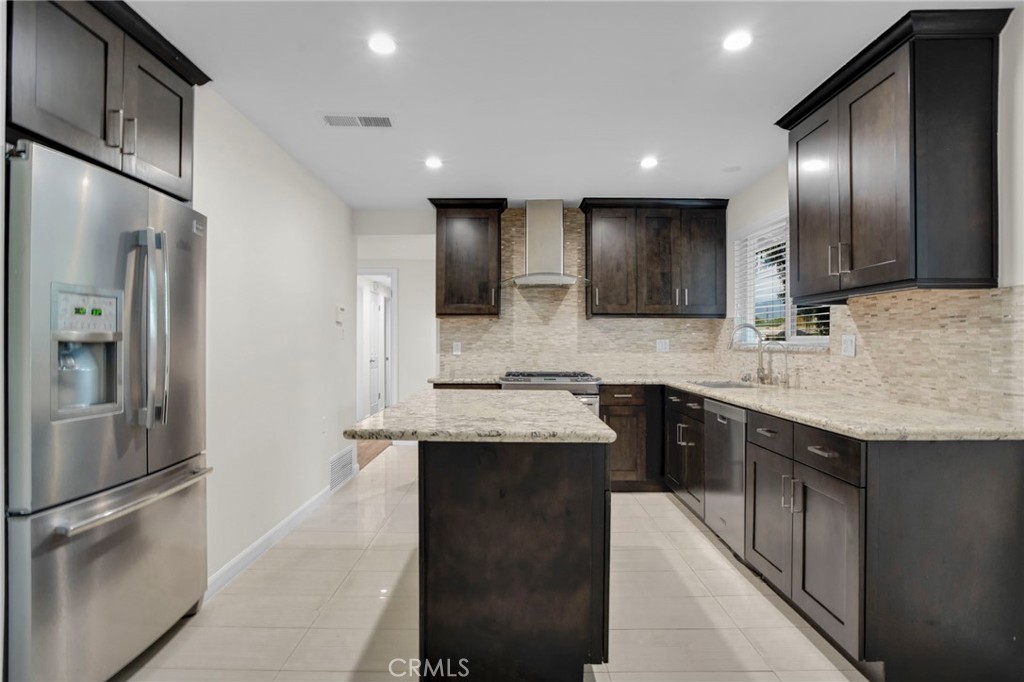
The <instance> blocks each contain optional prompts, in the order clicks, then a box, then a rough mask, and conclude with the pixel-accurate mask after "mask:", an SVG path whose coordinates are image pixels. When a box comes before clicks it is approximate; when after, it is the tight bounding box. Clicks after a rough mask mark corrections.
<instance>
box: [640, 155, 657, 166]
mask: <svg viewBox="0 0 1024 682" xmlns="http://www.w3.org/2000/svg"><path fill="white" fill-rule="evenodd" d="M657 165H658V159H657V157H654V156H645V157H644V158H643V159H641V160H640V167H641V168H654V167H655V166H657Z"/></svg>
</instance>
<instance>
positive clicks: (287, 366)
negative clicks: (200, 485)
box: [194, 85, 356, 575]
mask: <svg viewBox="0 0 1024 682" xmlns="http://www.w3.org/2000/svg"><path fill="white" fill-rule="evenodd" d="M194 176H195V201H194V204H195V208H196V209H197V210H198V211H200V212H202V213H205V214H206V215H207V216H208V218H209V232H208V234H209V244H208V263H207V450H208V453H209V454H208V460H209V464H210V465H211V466H213V467H214V469H215V471H214V474H213V476H211V477H210V483H209V487H208V509H209V521H208V529H209V572H210V574H211V575H212V574H214V573H215V572H216V571H217V570H218V569H220V568H221V567H222V566H224V564H226V563H227V562H228V561H230V560H231V559H233V558H235V557H236V556H237V555H238V554H239V553H241V552H242V551H243V550H245V549H246V548H247V547H248V546H249V545H251V544H252V543H253V542H255V541H256V540H258V539H259V538H260V537H261V536H262V535H264V534H265V533H266V532H267V531H268V530H270V529H271V528H273V527H274V526H275V525H276V524H278V523H279V522H280V521H282V520H283V519H284V518H285V517H287V516H288V515H289V514H290V513H292V512H293V511H295V510H296V509H297V508H299V507H300V506H301V505H302V504H303V503H305V502H306V501H308V500H309V499H311V498H312V497H314V496H315V495H316V494H317V493H319V492H321V491H322V490H323V489H325V488H326V487H327V485H328V481H329V477H328V464H327V462H328V459H329V458H330V456H331V455H332V454H334V453H336V452H338V451H339V450H340V449H342V447H343V446H344V445H345V442H344V441H343V439H342V437H341V430H342V428H343V427H344V426H347V425H348V424H349V423H351V422H352V421H353V418H354V415H355V390H354V380H355V324H354V322H355V315H354V313H355V307H356V306H355V303H356V301H355V285H356V265H355V255H356V249H355V239H354V237H353V234H352V229H351V215H350V211H349V209H348V208H347V207H346V206H345V204H343V203H342V202H341V201H340V200H339V199H338V198H337V197H336V196H335V195H334V194H332V193H331V192H330V191H329V190H328V189H327V188H326V187H325V186H324V185H323V184H321V183H320V182H319V181H318V180H316V179H315V178H313V176H312V175H310V173H309V172H308V171H306V170H305V169H304V168H302V167H301V166H299V164H298V163H296V162H295V160H294V159H292V158H291V157H290V156H289V155H288V154H287V152H285V151H284V149H282V148H281V147H280V146H278V145H277V143H275V142H274V141H273V140H271V139H270V138H269V137H267V136H266V135H265V134H264V133H262V132H261V131H260V130H258V129H257V128H256V127H255V126H254V125H253V124H252V123H250V122H249V121H248V120H247V119H246V118H245V117H243V116H242V115H241V114H240V113H239V112H238V111H237V110H236V109H234V108H233V107H232V106H231V105H229V104H228V103H227V102H226V101H225V100H224V99H222V98H221V97H220V95H218V94H217V92H216V90H214V89H213V86H211V85H207V86H204V87H201V88H197V90H196V113H195V169H194ZM335 305H341V306H343V307H344V308H345V309H346V311H347V314H348V318H347V320H346V324H345V327H346V330H345V333H344V337H343V333H342V328H340V327H338V326H337V325H336V324H335V319H334V318H335V316H334V306H335Z"/></svg>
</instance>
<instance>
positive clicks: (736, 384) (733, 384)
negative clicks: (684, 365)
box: [693, 381, 757, 388]
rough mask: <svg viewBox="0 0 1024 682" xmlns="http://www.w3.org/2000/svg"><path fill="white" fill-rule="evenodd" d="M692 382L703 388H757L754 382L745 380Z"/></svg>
mask: <svg viewBox="0 0 1024 682" xmlns="http://www.w3.org/2000/svg"><path fill="white" fill-rule="evenodd" d="M693 383H695V384H697V385H698V386H703V387H704V388H757V385H756V384H751V383H747V382H746V381H695V382H693Z"/></svg>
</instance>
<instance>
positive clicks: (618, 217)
mask: <svg viewBox="0 0 1024 682" xmlns="http://www.w3.org/2000/svg"><path fill="white" fill-rule="evenodd" d="M727 204H728V201H727V200H724V199H584V200H583V202H582V203H581V204H580V208H581V209H582V210H583V212H584V213H585V214H586V257H587V278H588V279H589V280H590V287H589V291H588V296H587V315H588V316H590V315H623V316H633V317H635V316H664V317H668V316H672V317H691V316H692V317H722V316H724V315H725V292H726V289H725V287H726V282H725V207H726V205H727Z"/></svg>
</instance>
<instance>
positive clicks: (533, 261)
mask: <svg viewBox="0 0 1024 682" xmlns="http://www.w3.org/2000/svg"><path fill="white" fill-rule="evenodd" d="M564 268H565V263H564V259H563V235H562V200H561V199H538V200H530V201H527V202H526V273H525V274H522V275H516V276H515V277H513V278H512V282H513V283H514V284H515V285H516V286H517V287H570V286H572V285H573V284H575V283H576V281H577V279H578V278H577V277H574V276H573V275H567V274H565V270H564Z"/></svg>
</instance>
